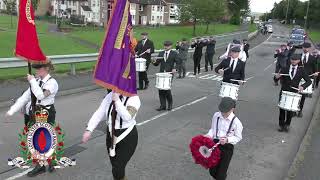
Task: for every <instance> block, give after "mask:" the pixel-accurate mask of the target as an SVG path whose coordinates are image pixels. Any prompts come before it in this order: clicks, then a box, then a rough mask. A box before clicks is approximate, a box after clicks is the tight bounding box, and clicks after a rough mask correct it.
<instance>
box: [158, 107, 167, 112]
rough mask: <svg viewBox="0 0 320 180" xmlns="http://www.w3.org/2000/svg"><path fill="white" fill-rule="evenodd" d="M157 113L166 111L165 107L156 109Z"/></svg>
mask: <svg viewBox="0 0 320 180" xmlns="http://www.w3.org/2000/svg"><path fill="white" fill-rule="evenodd" d="M156 110H157V111H165V110H166V108H165V107H160V108H158V109H156Z"/></svg>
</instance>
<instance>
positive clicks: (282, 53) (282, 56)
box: [273, 44, 290, 86]
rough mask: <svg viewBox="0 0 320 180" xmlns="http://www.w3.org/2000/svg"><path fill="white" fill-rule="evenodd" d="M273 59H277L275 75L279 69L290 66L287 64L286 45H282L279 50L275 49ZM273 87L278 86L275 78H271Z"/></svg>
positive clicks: (287, 53)
mask: <svg viewBox="0 0 320 180" xmlns="http://www.w3.org/2000/svg"><path fill="white" fill-rule="evenodd" d="M274 58H277V62H276V70H275V73H279V71H280V69H283V68H286V67H288V66H289V65H290V62H289V50H288V49H287V45H285V44H283V45H281V46H280V49H277V50H276V51H275V53H274ZM273 81H274V85H275V86H278V85H279V84H278V81H279V79H277V78H276V77H275V76H274V77H273Z"/></svg>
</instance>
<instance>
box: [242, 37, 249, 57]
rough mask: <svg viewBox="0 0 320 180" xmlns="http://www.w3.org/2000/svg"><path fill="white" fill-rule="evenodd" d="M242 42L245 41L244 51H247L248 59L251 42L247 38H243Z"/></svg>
mask: <svg viewBox="0 0 320 180" xmlns="http://www.w3.org/2000/svg"><path fill="white" fill-rule="evenodd" d="M242 43H243V51H244V52H245V53H246V56H247V60H248V59H249V49H250V44H248V40H247V39H244V40H242Z"/></svg>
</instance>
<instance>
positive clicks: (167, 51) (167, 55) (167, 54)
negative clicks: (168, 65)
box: [165, 51, 168, 60]
mask: <svg viewBox="0 0 320 180" xmlns="http://www.w3.org/2000/svg"><path fill="white" fill-rule="evenodd" d="M165 57H166V60H167V59H168V51H166V55H165Z"/></svg>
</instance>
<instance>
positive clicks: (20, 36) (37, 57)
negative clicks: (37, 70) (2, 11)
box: [15, 0, 47, 64]
mask: <svg viewBox="0 0 320 180" xmlns="http://www.w3.org/2000/svg"><path fill="white" fill-rule="evenodd" d="M19 5H20V7H19V24H18V29H17V39H16V49H15V55H16V56H17V57H20V58H22V59H24V60H27V61H28V62H32V63H38V64H42V63H46V62H47V57H46V56H45V55H44V54H43V53H42V50H41V48H40V46H39V40H38V36H37V30H36V26H35V22H34V11H33V7H32V4H31V0H20V3H19Z"/></svg>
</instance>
